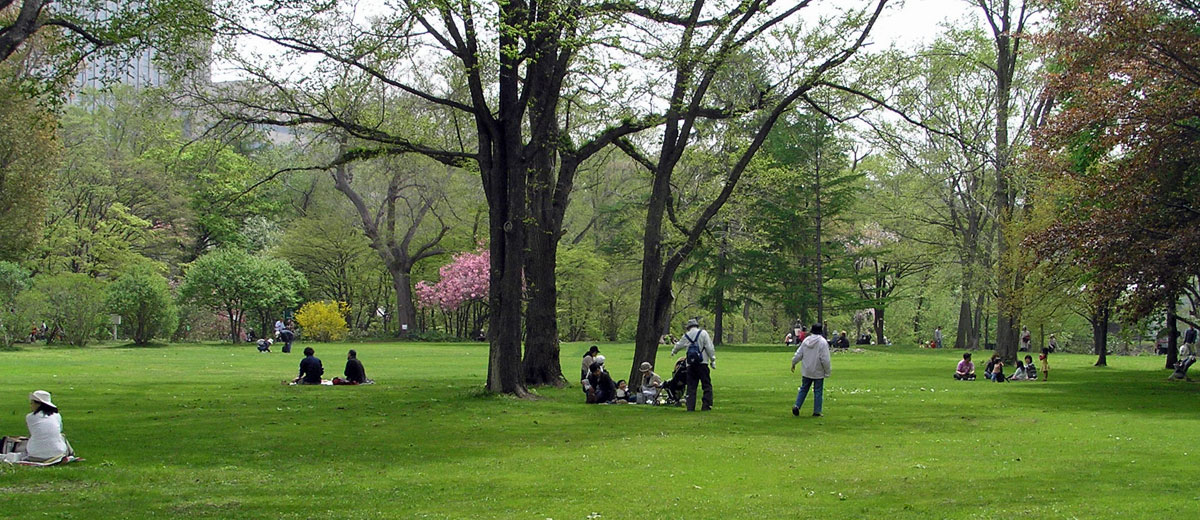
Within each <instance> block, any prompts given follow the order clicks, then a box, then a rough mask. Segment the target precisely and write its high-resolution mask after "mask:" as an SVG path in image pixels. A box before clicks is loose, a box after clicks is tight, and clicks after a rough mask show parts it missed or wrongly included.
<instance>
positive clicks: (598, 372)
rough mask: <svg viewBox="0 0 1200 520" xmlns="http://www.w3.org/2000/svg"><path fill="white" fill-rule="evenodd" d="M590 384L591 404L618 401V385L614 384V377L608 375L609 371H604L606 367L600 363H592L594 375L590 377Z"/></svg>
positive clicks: (589, 398) (589, 401)
mask: <svg viewBox="0 0 1200 520" xmlns="http://www.w3.org/2000/svg"><path fill="white" fill-rule="evenodd" d="M588 383H589V384H590V385H591V387H592V389H591V390H590V391H589V392H588V401H587V402H588V403H589V404H601V403H607V402H609V401H612V400H613V399H616V397H617V385H616V384H615V383H613V380H612V376H610V375H608V371H606V370H604V365H603V364H600V363H592V373H591V374H590V375H588Z"/></svg>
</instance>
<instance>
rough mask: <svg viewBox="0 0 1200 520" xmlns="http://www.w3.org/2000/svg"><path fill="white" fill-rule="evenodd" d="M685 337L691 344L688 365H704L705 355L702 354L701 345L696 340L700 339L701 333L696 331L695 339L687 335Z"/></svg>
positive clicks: (688, 352)
mask: <svg viewBox="0 0 1200 520" xmlns="http://www.w3.org/2000/svg"><path fill="white" fill-rule="evenodd" d="M683 337H685V338H687V340H688V341H689V342H690V343H691V344H690V345H688V349H687V364H688V365H699V364H701V363H703V362H704V354H703V353H701V352H700V344H699V343H697V342H696V340H698V339H700V331H698V330H697V331H696V337H695V338H692V337H689V336H688V335H687V334H684V335H683Z"/></svg>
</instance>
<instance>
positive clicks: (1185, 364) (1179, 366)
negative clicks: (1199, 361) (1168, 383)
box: [1168, 342, 1196, 381]
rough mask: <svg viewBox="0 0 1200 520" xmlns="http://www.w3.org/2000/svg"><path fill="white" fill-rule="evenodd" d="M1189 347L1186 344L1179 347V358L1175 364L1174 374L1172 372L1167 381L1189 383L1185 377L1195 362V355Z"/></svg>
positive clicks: (1189, 345)
mask: <svg viewBox="0 0 1200 520" xmlns="http://www.w3.org/2000/svg"><path fill="white" fill-rule="evenodd" d="M1191 345H1192V344H1191V343H1188V342H1184V343H1183V344H1181V345H1179V356H1178V360H1177V361H1176V362H1175V372H1172V373H1171V377H1169V378H1168V379H1179V380H1187V381H1191V379H1190V378H1188V376H1187V373H1188V369H1189V368H1191V367H1192V364H1194V363H1195V362H1196V353H1195V352H1193V351H1192V349H1191Z"/></svg>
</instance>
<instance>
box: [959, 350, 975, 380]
mask: <svg viewBox="0 0 1200 520" xmlns="http://www.w3.org/2000/svg"><path fill="white" fill-rule="evenodd" d="M954 379H957V380H959V381H974V380H975V363H972V362H971V353H970V352H963V358H962V361H959V362H958V368H955V369H954Z"/></svg>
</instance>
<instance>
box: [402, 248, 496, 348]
mask: <svg viewBox="0 0 1200 520" xmlns="http://www.w3.org/2000/svg"><path fill="white" fill-rule="evenodd" d="M489 257H490V255H489V253H488V250H487V249H483V248H480V249H478V250H476V251H475V252H468V253H459V254H457V255H454V258H453V259H452V260H451V261H450V263H449V264H446V265H444V266H442V268H441V269H439V270H438V274H439V276H440V279H439V280H438V281H437V282H435V283H429V282H418V283H417V285H416V293H417V306H418V307H420V308H421V311H422V315H423V316H422V317H424V318H427V319H429V321H430V324H431V325H433V326H431V327H428V328H439V329H441V330H443V331H445V332H446V333H448V334H453V335H455V336H459V337H470V336H472V335H473V334H474V333H475V332H476V331H477V330H479V327H480V325H481V324H482V323H483V321H484V320H486V319H487V316H488V308H487V298H488V266H489V265H490V258H489Z"/></svg>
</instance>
